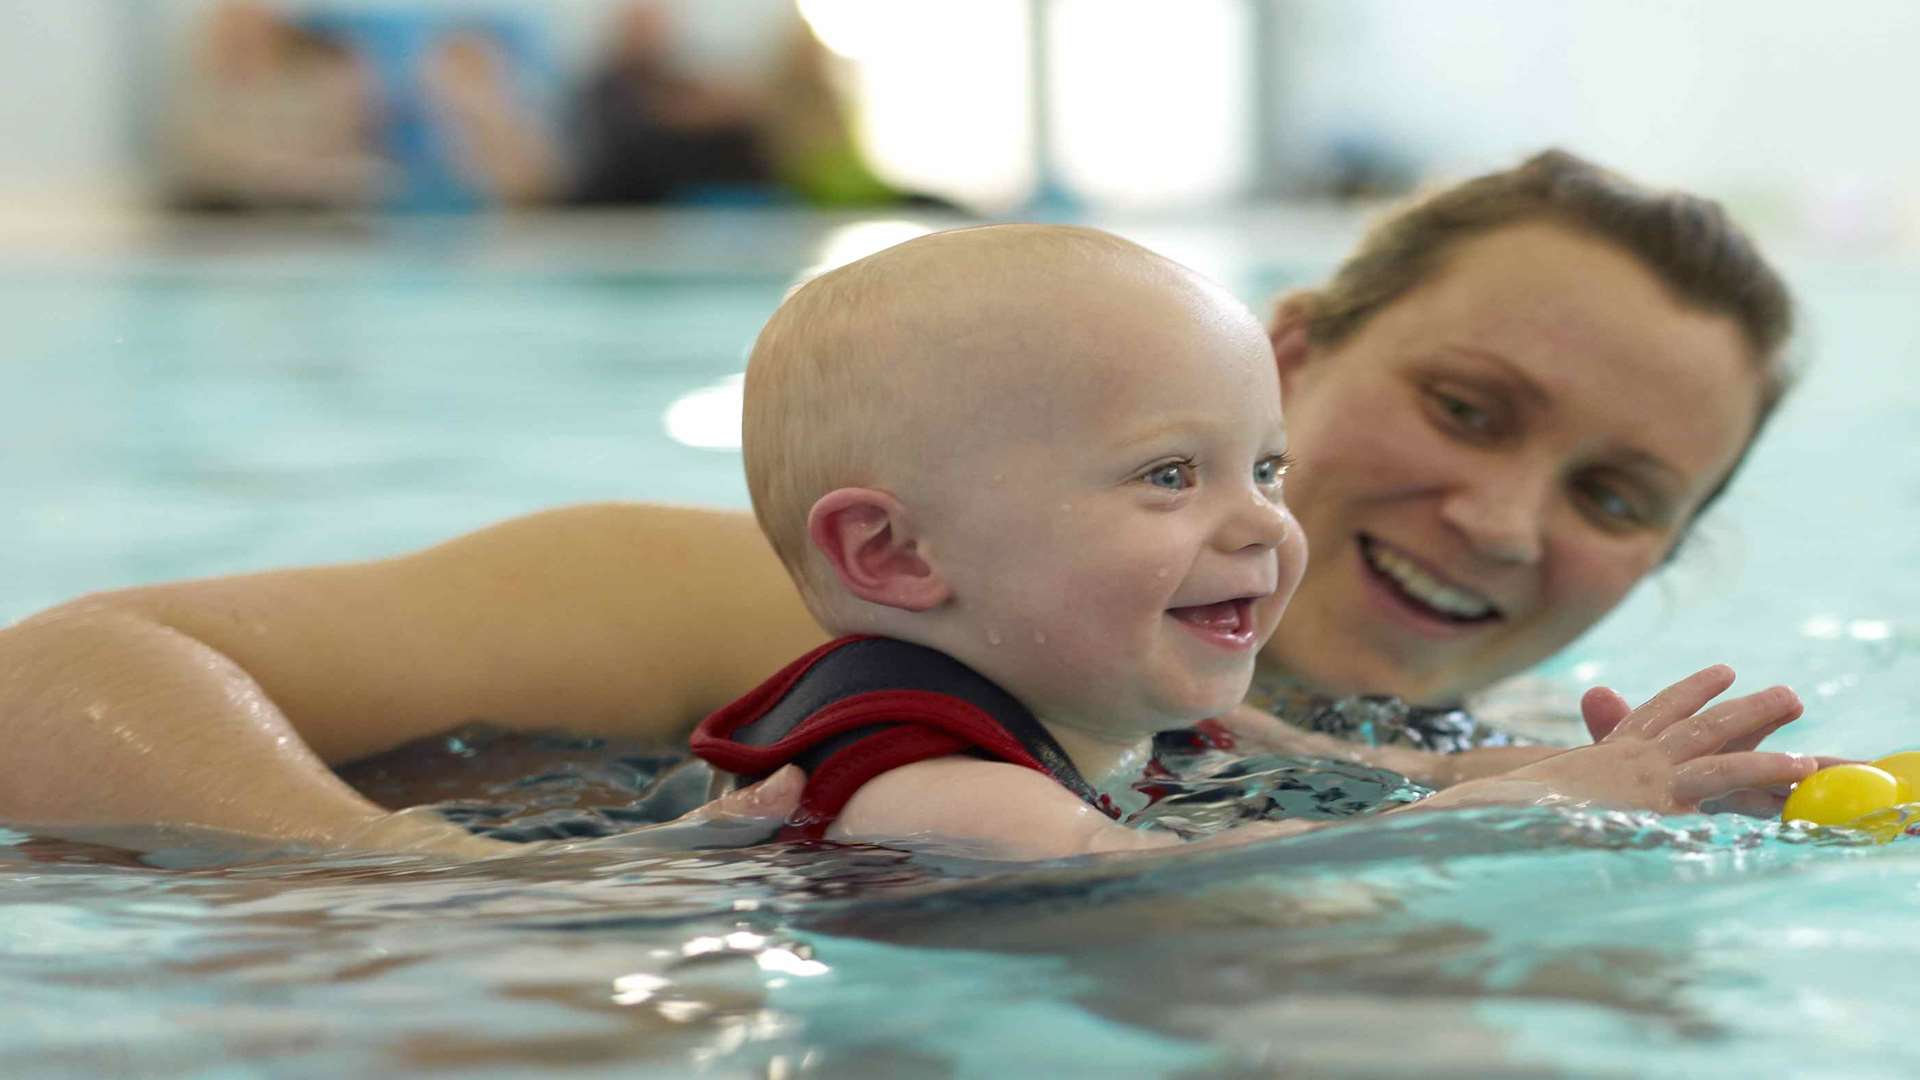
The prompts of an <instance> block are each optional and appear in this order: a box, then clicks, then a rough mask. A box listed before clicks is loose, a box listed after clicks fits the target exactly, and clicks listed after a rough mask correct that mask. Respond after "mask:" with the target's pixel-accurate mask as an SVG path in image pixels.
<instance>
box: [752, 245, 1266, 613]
mask: <svg viewBox="0 0 1920 1080" xmlns="http://www.w3.org/2000/svg"><path fill="white" fill-rule="evenodd" d="M1168 292H1172V293H1175V294H1179V295H1180V296H1183V297H1192V298H1196V299H1200V298H1204V300H1205V302H1206V303H1208V304H1210V305H1216V306H1217V305H1218V304H1219V298H1220V294H1219V290H1218V288H1217V287H1216V286H1213V285H1212V284H1210V283H1208V282H1206V281H1204V280H1203V279H1201V278H1199V277H1198V276H1197V275H1194V274H1192V273H1191V272H1190V271H1188V270H1186V269H1185V268H1183V267H1181V266H1179V265H1178V264H1177V263H1174V262H1172V261H1171V260H1168V259H1165V258H1162V257H1161V256H1158V255H1155V254H1153V253H1152V252H1150V251H1148V250H1146V249H1145V248H1142V247H1140V246H1138V245H1136V244H1133V243H1130V242H1128V241H1125V240H1122V239H1120V238H1119V237H1116V236H1112V235H1110V234H1108V233H1103V232H1099V231H1097V230H1093V229H1084V228H1074V227H1067V226H1046V225H1000V226H987V227H983V228H975V229H961V230H955V231H951V232H943V233H935V234H932V235H929V236H924V237H921V238H919V239H916V240H911V241H908V242H906V243H904V244H900V245H898V246H895V247H892V248H888V249H887V250H885V251H882V252H879V253H877V254H874V255H870V256H868V257H866V258H864V259H860V260H858V261H856V262H853V263H850V264H848V265H846V266H843V267H840V268H839V269H836V270H833V271H831V272H829V273H826V274H822V275H821V276H819V277H817V278H814V279H813V280H811V281H809V282H807V283H806V284H804V285H802V286H801V287H799V288H798V289H796V290H794V292H793V293H792V294H791V295H789V296H788V298H787V300H786V302H785V303H783V304H782V305H781V306H780V309H779V310H778V311H777V312H775V313H774V315H773V318H772V319H770V320H769V321H768V323H767V325H766V328H765V329H764V330H762V331H761V333H760V337H759V339H758V341H756V342H755V344H754V349H753V356H752V359H751V361H750V362H749V364H748V366H747V379H746V391H745V413H744V417H743V425H742V452H743V455H744V457H745V461H746V470H747V486H748V489H749V491H750V492H751V494H752V497H753V507H754V513H755V514H756V515H757V516H758V518H759V520H760V525H761V528H762V529H763V530H764V531H765V532H766V534H767V537H768V538H769V539H770V540H771V541H772V543H773V546H774V549H775V550H776V551H777V552H778V553H779V555H780V557H781V559H782V560H783V561H784V562H785V563H786V565H787V568H788V570H789V572H791V573H792V574H793V575H794V577H795V579H796V580H797V581H798V582H799V583H800V584H801V587H802V589H803V591H805V592H807V593H808V594H810V597H812V598H815V599H817V593H816V589H817V587H818V584H819V582H818V580H817V576H816V574H815V573H814V570H815V569H818V568H817V567H814V568H812V569H810V562H809V547H810V545H809V542H808V536H807V518H808V513H809V511H810V510H811V508H812V507H813V505H814V503H815V502H816V501H817V500H818V499H820V497H821V496H823V495H825V494H827V493H828V492H830V491H834V490H836V489H839V488H847V487H861V488H878V489H884V490H888V491H892V492H895V493H896V494H899V495H901V496H902V497H903V498H905V497H909V496H912V495H914V494H917V493H919V492H920V491H922V490H923V489H925V488H926V487H927V486H928V485H929V483H930V482H931V481H930V478H932V477H935V476H937V475H939V474H941V473H942V472H944V471H945V469H944V466H946V465H949V464H951V463H949V462H946V461H944V460H943V458H942V448H943V446H947V445H950V444H951V443H952V441H953V438H952V436H953V434H954V433H955V432H956V431H957V430H958V429H959V428H962V427H965V428H973V429H977V428H978V427H979V426H981V425H1006V426H1007V427H1008V428H1009V431H1010V433H1017V429H1018V428H1019V427H1020V426H1021V425H1022V424H1023V423H1025V424H1031V423H1035V422H1044V419H1045V416H1044V414H1045V411H1046V409H1047V408H1049V407H1050V402H1052V401H1054V400H1055V399H1056V398H1058V399H1069V400H1070V399H1073V398H1074V397H1075V396H1076V395H1077V394H1078V393H1080V392H1083V391H1084V390H1086V389H1087V388H1089V387H1094V388H1097V386H1098V385H1099V384H1100V383H1101V382H1102V381H1103V380H1107V379H1110V378H1112V377H1113V376H1114V375H1115V374H1116V371H1117V370H1124V369H1117V368H1116V366H1115V363H1108V362H1103V361H1106V360H1109V359H1111V360H1113V361H1116V362H1118V361H1122V360H1131V358H1130V357H1127V356H1123V355H1121V353H1122V350H1121V349H1119V348H1118V347H1116V345H1115V343H1114V342H1113V341H1112V340H1111V338H1112V337H1113V335H1111V334H1105V335H1103V334H1102V331H1103V330H1104V329H1105V327H1104V325H1103V322H1105V321H1106V320H1108V319H1110V317H1111V314H1110V313H1111V312H1112V311H1113V310H1116V309H1115V307H1114V305H1116V304H1118V305H1123V308H1122V309H1124V305H1127V304H1128V303H1129V298H1130V297H1143V296H1148V295H1153V296H1161V295H1164V294H1167V293H1168ZM1226 307H1227V308H1228V309H1229V310H1237V308H1238V305H1237V304H1233V303H1231V302H1228V304H1227V305H1226Z"/></svg>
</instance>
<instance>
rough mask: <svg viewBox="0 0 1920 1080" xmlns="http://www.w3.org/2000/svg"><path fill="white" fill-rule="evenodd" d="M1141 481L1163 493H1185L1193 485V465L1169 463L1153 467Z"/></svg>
mask: <svg viewBox="0 0 1920 1080" xmlns="http://www.w3.org/2000/svg"><path fill="white" fill-rule="evenodd" d="M1141 479H1143V480H1145V481H1146V482H1147V483H1148V484H1149V485H1151V486H1153V487H1157V488H1160V489H1161V490H1163V491H1185V490H1186V489H1188V488H1190V487H1192V486H1193V484H1194V476H1193V463H1192V462H1190V461H1169V462H1167V463H1166V464H1164V465H1155V466H1154V467H1153V468H1151V469H1148V470H1147V473H1146V475H1145V476H1143V477H1142V478H1141Z"/></svg>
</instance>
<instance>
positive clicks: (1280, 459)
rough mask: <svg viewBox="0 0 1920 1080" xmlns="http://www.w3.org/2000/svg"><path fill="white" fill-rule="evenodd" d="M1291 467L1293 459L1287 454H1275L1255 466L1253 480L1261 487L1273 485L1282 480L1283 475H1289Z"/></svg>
mask: <svg viewBox="0 0 1920 1080" xmlns="http://www.w3.org/2000/svg"><path fill="white" fill-rule="evenodd" d="M1291 468H1293V461H1292V459H1290V458H1288V457H1287V456H1286V455H1285V454H1275V455H1274V456H1272V457H1270V458H1267V459H1266V460H1264V461H1262V462H1260V463H1259V464H1258V465H1255V466H1254V467H1253V482H1254V483H1256V484H1258V485H1260V486H1261V487H1273V486H1274V485H1276V484H1278V483H1279V482H1280V478H1281V477H1283V476H1285V475H1287V470H1288V469H1291Z"/></svg>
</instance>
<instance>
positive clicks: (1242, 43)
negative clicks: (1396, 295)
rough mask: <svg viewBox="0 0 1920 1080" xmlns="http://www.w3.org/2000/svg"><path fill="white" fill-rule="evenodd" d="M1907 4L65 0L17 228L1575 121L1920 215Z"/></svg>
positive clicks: (1335, 193)
mask: <svg viewBox="0 0 1920 1080" xmlns="http://www.w3.org/2000/svg"><path fill="white" fill-rule="evenodd" d="M1916 45H1920V6H1916V5H1913V4H1910V3H1904V2H1901V0H1840V2H1837V3H1833V4H1828V5H1823V6H1820V7H1818V8H1813V7H1809V6H1808V5H1806V4H1805V3H1803V2H1798V0H1692V2H1688V3H1672V2H1669V0H1555V2H1552V3H1538V2H1530V0H1449V2H1445V3H1432V2H1425V0H799V2H797V3H795V2H790V0H677V2H676V0H656V2H641V3H635V2H628V0H547V2H542V0H485V2H472V0H469V2H455V0H442V2H432V0H411V2H399V0H283V2H279V3H264V2H247V0H63V2H62V3H59V4H46V3H39V4H26V3H15V4H7V5H4V6H0V57H4V61H5V64H6V70H7V71H8V72H9V73H10V83H11V88H12V91H13V92H12V93H11V94H9V95H8V96H7V100H6V102H5V103H4V104H0V109H4V110H5V113H6V130H7V132H8V138H7V139H6V140H5V141H4V143H0V190H3V191H4V194H5V195H6V196H7V199H6V202H7V204H8V206H9V209H8V211H7V217H8V219H10V220H11V221H12V223H13V224H14V225H15V227H16V229H31V228H33V227H34V225H35V224H36V223H37V224H39V225H40V226H42V227H44V226H45V225H46V224H47V217H48V215H49V214H53V213H56V212H58V213H64V214H70V213H72V212H73V211H74V210H76V209H87V210H91V209H96V208H102V207H110V208H115V209H124V208H128V207H139V208H153V207H169V208H179V209H189V210H196V211H246V210H268V209H272V210H285V209H331V210H339V209H354V210H363V211H390V212H409V211H412V212H421V211H441V212H445V211H472V210H476V209H485V208H490V207H501V206H516V207H524V206H569V205H596V206H607V205H633V204H656V203H661V202H704V203H710V204H711V203H725V204H731V205H742V204H799V205H812V206H821V205H827V206H848V205H874V204H880V203H886V202H890V201H907V202H927V203H933V204H940V205H951V206H954V207H957V208H962V209H964V210H967V211H971V212H979V213H986V214H995V215H1006V214H1016V213H1020V212H1023V211H1026V210H1029V209H1031V208H1034V207H1036V206H1038V207H1047V208H1060V207H1066V208H1068V209H1069V210H1072V209H1080V208H1095V209H1098V208H1114V207H1124V208H1131V209H1139V208H1154V209H1159V210H1165V209H1169V208H1196V207H1211V206H1219V205H1223V204H1237V203H1244V202H1247V201H1255V200H1264V201H1271V200H1297V199H1327V198H1334V199H1341V198H1353V197H1360V196H1369V195H1377V194H1382V193H1392V192H1395V191H1398V190H1402V189H1404V188H1406V187H1407V186H1408V185H1409V184H1412V183H1414V182H1416V181H1419V180H1421V179H1426V178H1435V177H1452V176H1459V175H1464V174H1467V173H1471V172H1475V171H1480V170H1482V169H1484V168H1487V167H1490V166H1495V165H1501V164H1506V163H1509V162H1511V161H1512V160H1514V159H1515V158H1517V157H1519V156H1521V155H1522V154H1523V153H1525V152H1528V151H1530V150H1532V149H1535V148H1538V147H1540V146H1542V145H1545V144H1550V143H1552V144H1561V145H1565V146H1568V147H1570V148H1573V149H1575V150H1577V151H1579V152H1582V153H1585V154H1587V155H1590V156H1593V157H1596V158H1598V159H1600V160H1602V161H1605V162H1609V163H1612V164H1614V165H1615V166H1617V167H1620V168H1622V169H1625V170H1627V171H1629V172H1631V173H1634V174H1636V175H1639V176H1642V177H1645V178H1648V179H1651V180H1655V181H1659V182H1664V183H1673V184H1678V185H1683V186H1688V187H1693V188H1698V189H1702V190H1706V191H1711V192H1714V193H1717V194H1719V195H1721V196H1722V197H1724V198H1726V199H1728V200H1729V201H1730V202H1732V203H1733V204H1735V207H1736V209H1737V210H1739V211H1741V212H1742V213H1743V214H1745V215H1746V216H1748V217H1749V218H1750V219H1755V220H1757V222H1758V223H1759V224H1760V225H1762V226H1763V227H1770V228H1779V229H1791V230H1805V229H1811V230H1814V231H1815V232H1816V233H1818V234H1819V235H1821V236H1823V237H1825V238H1829V239H1835V240H1843V241H1845V242H1848V243H1853V244H1880V243H1886V242H1904V241H1907V240H1910V239H1911V238H1912V237H1913V235H1914V233H1915V232H1916V230H1920V202H1917V201H1916V197H1915V196H1914V194H1913V192H1914V191H1916V190H1917V188H1916V181H1917V180H1920V139H1915V138H1912V137H1911V136H1910V134H1909V125H1908V124H1906V123H1904V122H1903V121H1904V120H1905V119H1906V117H1905V115H1904V114H1905V113H1906V112H1907V104H1906V103H1908V102H1910V101H1912V100H1913V99H1914V98H1915V92H1916V89H1917V88H1920V75H1916V73H1915V70H1914V64H1913V61H1912V56H1913V53H1914V48H1915V46H1916Z"/></svg>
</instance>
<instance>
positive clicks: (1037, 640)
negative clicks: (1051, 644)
mask: <svg viewBox="0 0 1920 1080" xmlns="http://www.w3.org/2000/svg"><path fill="white" fill-rule="evenodd" d="M1033 643H1034V644H1035V645H1045V644H1046V643H1047V635H1046V634H1045V633H1043V632H1042V631H1039V630H1035V631H1034V632H1033Z"/></svg>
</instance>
